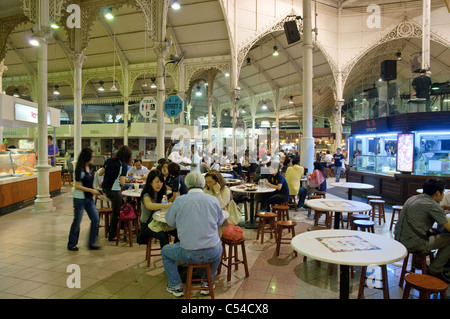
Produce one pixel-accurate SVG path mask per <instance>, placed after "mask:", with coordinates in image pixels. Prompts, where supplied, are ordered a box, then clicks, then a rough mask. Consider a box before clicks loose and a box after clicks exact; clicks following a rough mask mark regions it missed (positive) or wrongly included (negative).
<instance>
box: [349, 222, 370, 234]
mask: <svg viewBox="0 0 450 319" xmlns="http://www.w3.org/2000/svg"><path fill="white" fill-rule="evenodd" d="M358 228H359V230H361V231H368V232H369V233H374V234H375V222H373V221H371V220H364V219H356V220H354V221H353V230H358Z"/></svg>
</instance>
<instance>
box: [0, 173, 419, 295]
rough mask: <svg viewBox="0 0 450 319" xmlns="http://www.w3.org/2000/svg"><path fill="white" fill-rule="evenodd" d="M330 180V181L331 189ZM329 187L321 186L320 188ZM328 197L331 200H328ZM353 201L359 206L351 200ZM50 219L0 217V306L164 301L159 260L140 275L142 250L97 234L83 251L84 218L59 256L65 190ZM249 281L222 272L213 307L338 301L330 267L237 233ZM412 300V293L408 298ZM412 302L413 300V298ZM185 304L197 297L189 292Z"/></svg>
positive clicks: (393, 284)
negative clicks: (96, 243) (96, 241)
mask: <svg viewBox="0 0 450 319" xmlns="http://www.w3.org/2000/svg"><path fill="white" fill-rule="evenodd" d="M331 181H332V180H330V182H331ZM328 184H329V183H328ZM328 197H333V195H331V194H329V195H328ZM354 199H355V200H362V199H361V198H358V197H356V196H354ZM53 203H54V205H55V206H56V211H55V212H54V213H42V214H33V213H31V209H32V207H27V208H23V209H21V210H19V211H16V212H14V213H10V214H8V215H4V216H1V217H0V243H1V244H0V299H7V298H37V299H47V298H49V299H55V298H57V299H96V298H97V299H109V298H120V299H130V298H131V299H145V298H150V299H171V298H174V297H173V296H172V295H171V294H169V293H167V292H166V290H165V287H166V283H167V279H166V276H165V273H164V268H163V266H162V262H161V257H153V258H152V265H151V267H150V268H147V266H146V262H145V260H144V258H145V246H139V245H137V244H134V245H133V247H129V246H128V245H127V244H126V243H123V242H121V243H120V244H119V246H116V245H115V242H114V243H110V242H108V241H107V240H106V239H105V238H104V231H103V228H101V229H100V243H101V245H102V246H103V248H102V249H101V250H98V251H92V250H88V249H87V247H86V244H87V233H88V228H89V223H90V221H89V218H88V217H87V215H86V214H85V215H84V218H83V222H82V228H81V235H80V243H79V247H80V250H79V251H78V252H72V251H68V250H67V249H66V244H67V237H68V232H69V228H70V224H71V222H72V216H73V210H72V197H71V192H70V188H69V187H67V186H66V187H63V194H62V195H60V196H57V197H55V198H54V199H53ZM290 214H291V217H292V219H294V220H296V221H297V222H298V225H297V228H296V233H300V232H303V231H306V229H307V226H308V225H311V224H312V223H313V220H312V218H307V214H306V212H304V211H302V212H300V211H299V212H294V211H293V210H291V211H290ZM390 219H391V209H390V206H388V207H387V216H386V223H385V224H382V225H381V226H378V225H377V226H376V227H375V228H376V233H378V234H383V235H386V236H392V234H391V232H389V222H390ZM244 233H245V238H246V249H247V258H248V263H249V268H250V276H249V277H248V278H246V277H245V273H244V270H243V267H242V266H240V267H239V270H238V271H233V274H232V279H231V281H230V282H227V280H226V269H224V270H223V271H222V273H221V274H220V275H218V276H217V277H216V281H215V283H216V288H215V296H216V298H221V299H233V298H242V299H267V298H270V299H271V298H281V299H292V298H295V299H298V298H301V299H319V298H320V299H324V298H325V299H326V298H332V299H336V298H338V297H339V280H338V277H339V276H338V267H335V268H334V271H333V273H332V275H330V274H329V268H328V265H327V264H326V263H322V265H321V266H320V267H318V266H317V265H316V262H315V261H313V260H309V259H308V260H307V261H306V262H303V256H300V255H299V256H298V257H295V256H294V255H293V251H292V249H291V247H290V245H282V248H281V254H280V256H278V257H277V256H276V255H275V242H274V240H273V239H272V240H268V236H266V239H267V240H266V241H265V243H264V244H260V242H259V241H256V240H255V238H256V230H251V229H246V230H244ZM71 265H77V266H79V270H80V274H81V276H80V278H81V282H80V288H77V287H75V288H69V287H68V286H71V285H73V284H74V283H75V281H74V280H73V276H72V275H73V272H72V271H71V270H70V267H71ZM400 270H401V268H400V267H399V265H397V264H396V265H389V266H388V272H389V287H390V297H391V298H393V299H394V298H401V296H402V289H401V288H400V287H399V286H398V276H399V273H400ZM359 274H360V269H359V267H355V274H354V279H352V280H351V296H350V297H351V298H356V294H357V290H358V285H359ZM413 294H416V292H413ZM413 297H416V295H415V296H413ZM193 298H209V297H202V296H200V295H199V294H198V293H196V292H194V296H193ZM365 298H370V299H372V298H375V299H379V298H382V292H381V290H376V289H370V288H366V289H365Z"/></svg>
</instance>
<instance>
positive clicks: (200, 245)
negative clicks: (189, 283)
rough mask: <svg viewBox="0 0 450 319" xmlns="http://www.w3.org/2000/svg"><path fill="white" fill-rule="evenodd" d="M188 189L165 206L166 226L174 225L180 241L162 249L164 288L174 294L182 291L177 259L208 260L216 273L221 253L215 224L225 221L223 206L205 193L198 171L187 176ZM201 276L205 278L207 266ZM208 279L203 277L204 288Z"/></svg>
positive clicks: (185, 261)
mask: <svg viewBox="0 0 450 319" xmlns="http://www.w3.org/2000/svg"><path fill="white" fill-rule="evenodd" d="M185 183H186V187H187V188H188V189H189V191H188V193H187V194H186V195H183V196H178V197H177V198H176V199H175V201H174V202H173V203H172V205H171V206H170V208H169V209H168V211H167V213H166V215H165V219H166V222H167V224H168V225H169V226H172V227H175V228H176V229H177V233H178V238H179V240H180V241H179V242H177V243H174V244H173V245H166V246H164V247H163V249H162V250H161V256H162V260H163V265H164V270H165V272H166V275H167V279H168V284H167V291H168V292H170V293H172V294H173V295H174V296H175V297H181V296H183V295H184V292H183V285H182V280H181V277H180V274H179V273H178V265H177V263H178V262H181V263H193V264H196V263H206V262H208V263H209V262H210V263H211V273H212V276H213V280H214V276H215V274H216V271H217V268H218V267H219V263H220V259H221V256H222V245H221V241H220V238H219V233H218V227H219V226H220V225H222V223H223V222H224V217H223V214H222V208H221V207H220V204H219V201H218V200H217V198H215V197H214V196H211V195H208V194H205V193H204V192H203V188H204V187H205V178H204V177H203V175H202V174H201V173H199V172H192V173H189V174H188V175H187V176H186V179H185ZM203 278H206V270H205V274H204V275H203ZM207 286H208V283H207V282H206V281H204V282H203V283H202V287H204V288H205V290H202V291H201V294H203V295H206V294H208V293H209V291H208V290H206V287H207Z"/></svg>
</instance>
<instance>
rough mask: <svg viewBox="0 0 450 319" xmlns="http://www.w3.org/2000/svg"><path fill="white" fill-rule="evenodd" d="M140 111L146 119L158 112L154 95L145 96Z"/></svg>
mask: <svg viewBox="0 0 450 319" xmlns="http://www.w3.org/2000/svg"><path fill="white" fill-rule="evenodd" d="M139 113H141V115H142V116H143V117H145V118H146V119H149V118H152V117H153V115H155V113H156V100H155V98H154V97H152V96H147V97H144V98H143V99H142V101H141V103H140V104H139Z"/></svg>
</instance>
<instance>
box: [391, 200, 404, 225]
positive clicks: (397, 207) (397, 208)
mask: <svg viewBox="0 0 450 319" xmlns="http://www.w3.org/2000/svg"><path fill="white" fill-rule="evenodd" d="M402 209H403V206H401V205H394V206H392V218H391V225H390V226H389V230H392V226H394V222H396V221H398V220H397V219H395V214H398V215H399V216H400V212H401V211H402Z"/></svg>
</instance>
